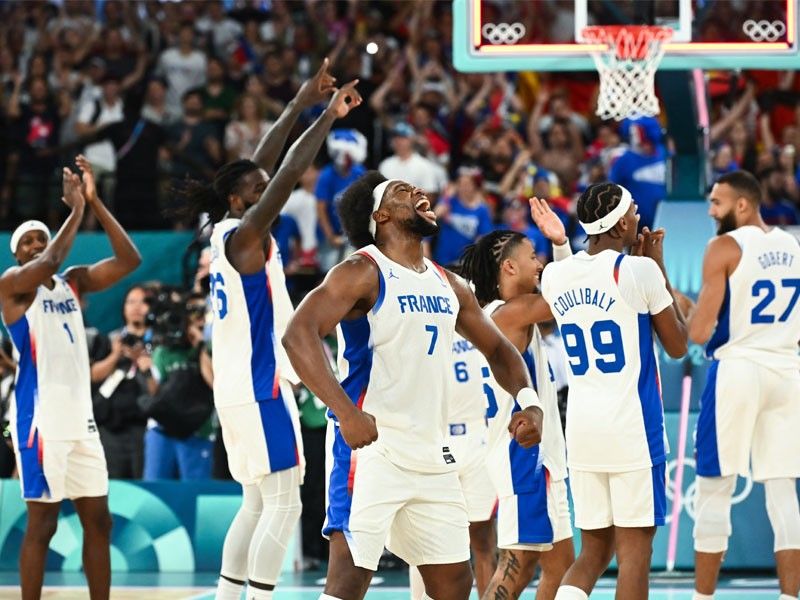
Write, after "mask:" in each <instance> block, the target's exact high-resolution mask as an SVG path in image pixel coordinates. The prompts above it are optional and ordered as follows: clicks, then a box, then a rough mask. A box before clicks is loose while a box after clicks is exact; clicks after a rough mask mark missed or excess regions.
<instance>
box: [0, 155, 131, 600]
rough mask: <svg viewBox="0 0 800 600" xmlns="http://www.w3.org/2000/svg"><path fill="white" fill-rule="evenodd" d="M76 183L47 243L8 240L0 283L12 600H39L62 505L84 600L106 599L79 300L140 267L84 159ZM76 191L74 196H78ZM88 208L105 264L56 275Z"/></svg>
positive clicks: (100, 465)
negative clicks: (73, 524) (7, 370)
mask: <svg viewBox="0 0 800 600" xmlns="http://www.w3.org/2000/svg"><path fill="white" fill-rule="evenodd" d="M76 162H77V164H78V167H79V168H80V169H81V170H82V171H83V185H82V186H81V178H80V177H78V175H76V174H73V173H72V172H70V170H69V169H66V168H65V169H64V173H63V179H64V183H63V190H64V197H63V200H64V203H65V204H66V205H67V206H69V208H70V214H69V217H67V220H66V221H65V223H64V224H63V225H62V226H61V229H60V230H59V232H58V233H57V234H56V236H55V237H54V238H53V239H52V241H51V239H50V231H49V230H48V229H47V226H46V225H45V224H44V223H41V222H39V221H26V222H25V223H23V224H22V225H20V226H19V227H17V229H16V230H15V231H14V233H13V234H12V235H11V252H12V253H13V254H14V258H16V260H17V264H18V266H16V267H11V268H10V269H8V270H7V271H6V272H5V273H3V275H2V276H0V305H2V316H3V323H5V325H6V328H7V329H8V332H9V333H10V334H11V340H12V342H13V343H14V354H15V358H16V359H17V374H16V379H15V394H14V403H13V404H12V412H13V416H12V418H11V428H12V439H13V440H14V448H15V449H16V454H17V457H16V458H17V466H18V468H19V473H20V480H21V485H22V497H23V498H24V499H25V502H26V504H27V508H28V524H27V526H26V528H25V537H24V538H23V540H22V548H21V550H20V557H19V566H20V584H21V588H22V598H23V599H25V600H28V599H34V598H39V597H40V595H41V591H42V579H43V577H44V568H45V558H46V556H47V548H48V546H49V544H50V540H51V538H52V537H53V534H55V532H56V526H57V524H58V512H59V510H60V508H61V501H62V500H63V499H65V498H69V499H70V500H72V502H73V504H74V506H75V511H76V512H77V513H78V517H79V519H80V521H81V526H82V527H83V570H84V573H86V579H87V581H88V583H89V596H90V597H91V598H92V599H93V600H100V599H105V598H108V597H109V593H110V586H111V565H110V552H109V536H110V534H111V515H110V514H109V512H108V471H107V469H106V459H105V454H104V453H103V447H102V445H101V444H100V438H99V435H98V432H97V427H96V425H95V422H94V415H93V414H92V395H91V390H90V383H89V353H88V349H87V347H86V332H85V330H84V326H83V316H82V314H81V309H80V297H81V295H83V294H86V293H88V292H96V291H99V290H104V289H106V288H107V287H110V286H111V285H113V284H115V283H116V282H117V281H119V280H120V279H122V278H123V277H125V276H126V275H127V274H129V273H130V272H132V271H133V270H134V269H135V268H136V267H137V266H139V263H140V262H141V257H140V256H139V252H138V251H137V250H136V247H135V246H134V245H133V242H131V240H130V238H129V237H128V236H127V234H126V233H125V230H124V229H123V228H122V227H121V226H120V224H119V223H118V222H117V221H116V220H115V219H114V217H113V216H112V215H111V213H110V212H109V211H108V209H107V208H106V207H105V206H104V205H103V203H102V202H101V201H100V199H99V198H98V197H97V189H96V187H95V181H94V176H93V175H92V170H91V167H90V166H89V163H88V162H87V161H86V159H85V158H84V157H82V156H79V157H78V158H77V160H76ZM81 187H82V188H83V189H81ZM86 204H88V205H89V207H90V209H91V210H92V213H93V214H94V216H95V217H96V218H97V221H98V222H99V223H100V225H101V226H102V227H103V229H104V230H105V232H106V234H107V235H108V239H109V241H110V242H111V248H112V250H113V252H114V256H113V257H111V258H107V259H105V260H102V261H100V262H98V263H96V264H94V265H91V266H79V267H71V268H70V269H68V270H67V271H66V272H64V273H62V274H57V273H58V270H59V268H60V267H61V263H62V262H63V261H64V259H65V258H66V256H67V254H68V253H69V250H70V248H71V247H72V242H73V241H74V239H75V234H76V232H77V231H78V227H79V226H80V224H81V220H82V219H83V216H84V208H85V205H86Z"/></svg>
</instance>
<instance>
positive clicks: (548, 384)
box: [462, 199, 575, 600]
mask: <svg viewBox="0 0 800 600" xmlns="http://www.w3.org/2000/svg"><path fill="white" fill-rule="evenodd" d="M534 200H535V199H532V200H531V202H532V203H533V202H534ZM543 204H544V203H543ZM545 207H546V204H545ZM542 214H543V215H548V216H550V215H551V216H552V218H553V219H555V221H556V222H557V223H558V225H559V226H560V235H559V236H558V237H557V238H556V239H555V240H554V242H555V244H556V246H555V248H556V253H557V255H558V254H559V249H560V254H561V255H562V256H563V255H566V256H569V255H570V254H571V251H570V250H569V245H568V244H567V240H566V236H565V235H564V228H563V224H561V221H560V220H559V219H558V217H557V216H555V214H554V213H553V212H552V211H550V210H549V209H548V210H547V212H545V211H542ZM462 261H463V267H462V269H463V274H464V276H465V277H466V278H467V279H468V280H469V281H470V282H471V283H473V284H474V286H475V295H476V297H477V298H478V302H480V303H481V305H482V306H483V307H484V309H483V310H484V312H485V313H486V314H487V315H490V316H491V318H492V320H493V321H494V322H495V324H496V325H497V326H498V327H499V329H500V331H502V332H503V334H504V335H505V336H506V337H507V338H508V340H509V341H510V342H511V343H512V344H514V346H515V347H516V348H517V350H518V351H519V352H520V353H521V354H522V355H523V357H524V359H525V362H526V364H527V365H528V369H529V371H530V375H531V380H532V381H533V385H534V389H536V391H537V393H538V395H539V399H540V401H541V402H542V405H543V407H544V413H545V416H544V419H545V425H544V432H543V435H542V443H541V444H539V445H538V446H534V447H533V448H530V449H527V450H526V449H522V448H520V447H519V445H518V444H517V443H516V442H515V441H513V440H509V439H508V435H507V434H506V433H505V427H504V426H503V425H502V424H503V423H504V422H505V421H507V420H508V417H509V416H510V415H511V414H513V413H514V412H515V411H517V410H519V407H518V406H517V405H516V404H515V402H514V398H513V397H511V396H509V395H508V394H507V393H506V392H505V391H504V390H502V389H500V388H499V387H498V386H497V383H496V382H495V381H494V380H493V378H492V377H491V376H490V375H489V373H488V369H487V370H486V371H485V375H486V378H485V379H484V385H485V391H486V397H487V400H488V410H487V417H488V419H489V455H488V460H487V462H488V465H489V473H490V474H491V476H492V483H493V485H494V489H495V491H496V493H497V495H498V497H499V508H498V515H497V520H498V525H497V528H498V531H499V535H498V543H497V546H498V548H500V561H499V564H498V566H497V570H496V571H495V573H494V576H493V577H492V580H491V582H490V583H489V586H488V589H487V590H486V592H485V593H484V594H483V596H482V597H483V598H485V599H494V598H518V597H519V596H520V595H521V594H522V592H523V590H524V589H525V587H526V586H527V585H528V583H530V581H531V580H532V579H533V575H534V570H535V568H536V564H537V563H538V562H539V561H540V560H541V563H542V579H541V582H540V583H539V586H538V589H537V592H536V597H537V598H538V599H539V600H552V598H554V597H555V594H556V590H557V588H558V585H559V583H560V582H561V578H562V577H563V576H564V573H566V571H567V569H568V568H569V566H570V565H571V564H572V561H573V560H574V557H575V553H574V549H573V546H572V524H571V522H570V515H569V502H568V500H567V485H566V477H567V467H566V453H565V449H564V435H563V433H562V430H561V427H560V417H559V412H558V397H557V394H556V388H555V385H554V383H553V381H552V377H551V371H550V368H549V363H548V361H547V354H546V351H545V349H544V346H543V345H542V341H541V334H540V333H539V330H538V328H537V327H536V325H535V324H536V323H538V322H540V321H547V320H550V319H552V318H553V317H552V313H551V312H550V307H549V306H548V305H547V303H546V302H545V301H544V300H543V299H542V297H541V296H540V295H538V294H535V293H533V292H534V290H535V289H536V288H537V286H538V284H539V273H540V272H541V270H542V265H541V263H540V262H539V260H538V259H537V258H536V252H535V250H534V247H533V244H532V243H531V241H530V240H529V239H528V238H526V237H525V235H524V234H521V233H518V232H514V231H502V230H499V231H493V232H491V233H489V234H487V235H485V236H483V237H482V238H481V239H479V240H478V241H477V242H476V243H475V244H473V245H472V246H469V247H468V248H467V249H466V250H465V252H464V255H463V257H462Z"/></svg>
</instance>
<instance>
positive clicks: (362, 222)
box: [339, 171, 386, 248]
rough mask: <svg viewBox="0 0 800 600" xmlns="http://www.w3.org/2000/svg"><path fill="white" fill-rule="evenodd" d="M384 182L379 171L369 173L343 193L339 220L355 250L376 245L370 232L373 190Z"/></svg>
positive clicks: (384, 179)
mask: <svg viewBox="0 0 800 600" xmlns="http://www.w3.org/2000/svg"><path fill="white" fill-rule="evenodd" d="M384 181H386V177H384V176H383V175H381V174H380V173H379V172H378V171H367V172H366V173H364V174H363V175H362V176H361V177H359V178H358V179H357V180H356V181H354V182H353V183H351V184H350V185H349V186H348V188H347V189H346V190H345V191H344V192H343V193H342V198H341V200H340V202H339V220H340V221H341V223H342V229H344V232H345V234H347V238H348V239H349V240H350V244H351V245H352V246H353V247H355V248H363V247H364V246H369V245H370V244H374V243H375V238H374V237H373V236H372V234H371V233H370V232H369V222H370V220H371V219H372V213H373V212H374V211H373V210H372V207H373V205H374V200H373V199H372V190H374V189H375V186H376V185H378V184H379V183H382V182H384Z"/></svg>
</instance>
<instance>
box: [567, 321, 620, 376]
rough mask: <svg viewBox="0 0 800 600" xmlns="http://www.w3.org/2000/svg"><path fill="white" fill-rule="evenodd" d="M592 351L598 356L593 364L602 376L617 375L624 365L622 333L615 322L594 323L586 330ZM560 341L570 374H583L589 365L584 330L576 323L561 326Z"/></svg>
mask: <svg viewBox="0 0 800 600" xmlns="http://www.w3.org/2000/svg"><path fill="white" fill-rule="evenodd" d="M589 334H590V338H591V342H592V347H593V348H594V351H595V352H596V353H597V354H599V355H600V356H599V357H598V358H596V359H595V360H594V365H595V366H596V367H597V369H598V370H599V371H600V372H601V373H619V372H620V371H621V370H622V367H624V366H625V352H624V350H623V346H622V332H621V331H620V328H619V325H617V324H616V323H615V322H614V321H610V320H605V321H597V322H595V323H594V324H593V325H592V327H591V328H590V329H589ZM561 339H562V340H563V341H564V349H565V350H566V351H567V356H569V366H570V368H571V369H572V373H573V375H576V376H580V375H585V374H586V372H587V371H588V370H589V367H590V366H591V365H590V364H589V363H590V361H589V348H588V347H587V345H586V336H585V335H584V332H583V330H582V329H581V328H580V327H578V326H577V325H576V324H575V323H564V324H563V325H562V326H561Z"/></svg>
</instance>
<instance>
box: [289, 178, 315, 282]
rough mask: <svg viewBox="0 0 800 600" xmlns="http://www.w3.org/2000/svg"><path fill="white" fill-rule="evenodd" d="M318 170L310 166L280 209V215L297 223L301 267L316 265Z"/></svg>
mask: <svg viewBox="0 0 800 600" xmlns="http://www.w3.org/2000/svg"><path fill="white" fill-rule="evenodd" d="M318 177H319V170H318V169H317V168H316V167H315V166H313V165H312V166H310V167H308V169H306V172H305V173H303V176H302V177H301V178H300V185H299V187H297V189H295V190H294V191H293V192H292V193H291V195H290V196H289V199H288V200H287V201H286V204H285V205H284V207H283V210H282V211H281V217H283V216H284V215H288V216H290V217H292V218H293V219H294V220H295V222H296V223H297V227H298V229H299V231H300V256H299V257H298V262H299V265H300V266H301V267H313V266H317V197H316V195H315V194H314V190H315V189H316V187H317V179H318Z"/></svg>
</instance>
